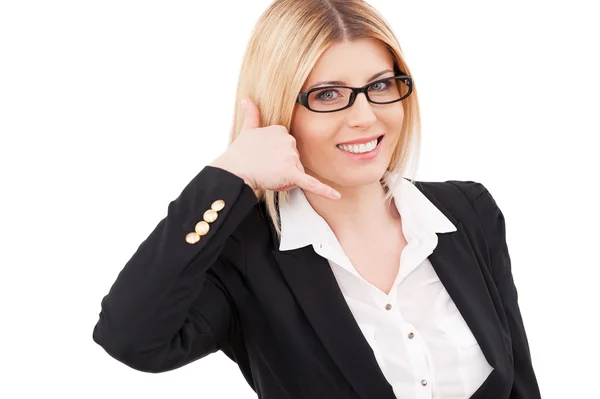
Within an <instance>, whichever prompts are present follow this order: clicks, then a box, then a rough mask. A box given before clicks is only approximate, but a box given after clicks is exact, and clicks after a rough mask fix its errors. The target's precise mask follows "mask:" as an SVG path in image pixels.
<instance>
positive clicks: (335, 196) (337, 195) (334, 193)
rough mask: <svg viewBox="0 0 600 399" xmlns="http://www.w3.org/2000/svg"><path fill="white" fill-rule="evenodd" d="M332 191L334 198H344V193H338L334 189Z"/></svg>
mask: <svg viewBox="0 0 600 399" xmlns="http://www.w3.org/2000/svg"><path fill="white" fill-rule="evenodd" d="M331 193H332V195H333V198H334V199H340V198H342V194H340V193H338V192H337V191H335V190H333V191H332V192H331Z"/></svg>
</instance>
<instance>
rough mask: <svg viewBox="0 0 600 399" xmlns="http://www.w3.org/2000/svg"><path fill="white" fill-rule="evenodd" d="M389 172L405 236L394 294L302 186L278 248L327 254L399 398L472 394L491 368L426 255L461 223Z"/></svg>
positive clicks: (453, 398)
mask: <svg viewBox="0 0 600 399" xmlns="http://www.w3.org/2000/svg"><path fill="white" fill-rule="evenodd" d="M384 178H385V179H386V181H387V182H388V183H389V184H391V185H392V191H393V194H394V202H395V204H396V207H397V209H398V212H399V213H400V216H401V218H402V231H403V233H404V236H405V238H406V241H407V246H406V247H405V248H404V250H403V252H402V255H401V257H400V268H399V272H398V275H397V277H396V280H395V282H394V285H393V288H392V289H391V291H390V293H389V294H387V295H386V294H385V293H384V292H383V291H381V290H380V289H378V288H376V287H375V286H374V285H372V284H371V283H369V282H368V281H366V280H365V279H364V278H362V277H361V276H360V274H359V273H358V272H357V271H356V269H355V268H354V267H353V265H352V263H351V262H350V260H349V259H348V257H347V256H346V255H345V254H344V251H343V249H342V247H341V245H340V243H339V242H338V240H337V238H336V237H335V235H334V233H333V231H332V230H331V228H330V227H329V225H328V224H327V222H325V220H324V219H323V218H322V217H321V216H319V214H317V213H316V212H315V210H314V209H313V208H312V206H311V205H310V203H309V202H308V201H307V199H306V197H305V195H304V193H303V191H302V190H301V189H299V188H295V189H293V190H291V191H290V192H289V201H287V202H283V201H282V203H281V204H280V217H281V230H282V231H281V233H282V234H281V243H280V248H279V249H280V250H282V251H283V250H290V249H296V248H300V247H304V246H306V245H310V244H312V246H313V248H314V250H315V251H316V252H317V253H318V254H319V255H321V256H322V257H324V258H325V259H327V260H328V261H329V265H330V267H331V269H332V271H333V274H334V275H335V278H336V280H337V282H338V284H339V286H340V289H341V291H342V293H343V295H344V298H345V299H346V302H347V303H348V306H349V308H350V310H351V312H352V314H353V315H354V318H355V319H356V321H357V323H358V326H359V327H360V329H361V331H362V332H363V334H364V336H365V338H366V340H367V342H368V343H369V345H370V346H371V348H372V349H373V352H374V354H375V358H376V359H377V362H378V364H379V367H380V368H381V370H382V372H383V374H384V376H385V377H386V379H387V380H388V382H389V383H390V384H391V386H392V387H393V389H394V393H395V395H396V397H397V398H398V399H425V398H427V399H432V398H433V399H458V398H460V399H463V398H469V397H470V396H471V395H472V394H473V393H474V392H475V391H476V390H477V389H478V388H479V386H480V385H481V384H482V383H483V381H485V379H486V378H487V376H488V375H489V373H490V372H491V371H492V368H491V367H490V365H489V364H488V362H487V361H486V359H485V357H484V356H483V353H482V352H481V348H480V347H479V345H478V343H477V341H476V340H475V338H474V337H473V334H472V333H471V330H470V329H469V327H468V325H467V324H466V322H465V321H464V319H463V318H462V316H461V314H460V312H459V311H458V309H457V307H456V305H455V304H454V302H453V301H452V298H450V296H449V294H448V292H447V291H446V289H445V287H444V286H443V285H442V283H441V281H440V280H439V278H438V276H437V274H436V273H435V270H434V269H433V266H432V265H431V262H430V261H429V259H428V256H429V255H430V254H431V253H432V252H433V250H434V249H435V247H436V246H437V242H438V237H437V235H436V232H437V233H447V232H452V231H456V227H455V226H454V225H453V224H452V222H450V220H449V219H448V218H447V217H446V216H445V215H444V214H443V213H442V212H441V211H440V210H439V209H437V207H435V205H433V203H432V202H431V201H429V199H427V197H425V195H424V194H423V193H421V192H420V191H419V189H418V188H417V187H415V186H414V184H413V183H411V182H410V181H408V180H406V179H404V178H399V177H398V176H395V175H392V174H390V173H386V175H385V176H384ZM398 240H399V241H400V238H398ZM388 304H390V305H391V309H390V310H386V305H388ZM343 333H344V332H343V331H340V334H343ZM410 333H413V334H414V335H413V338H412V339H411V338H409V334H410Z"/></svg>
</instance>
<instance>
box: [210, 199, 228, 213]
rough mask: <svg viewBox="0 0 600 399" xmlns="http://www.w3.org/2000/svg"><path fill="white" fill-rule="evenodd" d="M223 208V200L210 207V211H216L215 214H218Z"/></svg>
mask: <svg viewBox="0 0 600 399" xmlns="http://www.w3.org/2000/svg"><path fill="white" fill-rule="evenodd" d="M223 208H225V201H223V200H218V201H215V202H213V203H212V205H211V206H210V209H212V210H213V211H217V212H219V211H220V210H222V209H223Z"/></svg>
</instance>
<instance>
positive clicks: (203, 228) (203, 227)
mask: <svg viewBox="0 0 600 399" xmlns="http://www.w3.org/2000/svg"><path fill="white" fill-rule="evenodd" d="M195 230H196V233H198V235H201V236H205V235H206V233H208V230H210V226H209V224H208V223H206V222H205V221H204V220H203V221H201V222H198V223H197V224H196V229H195Z"/></svg>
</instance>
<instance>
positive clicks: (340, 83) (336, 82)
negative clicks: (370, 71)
mask: <svg viewBox="0 0 600 399" xmlns="http://www.w3.org/2000/svg"><path fill="white" fill-rule="evenodd" d="M388 72H392V73H393V72H394V71H392V70H391V69H386V70H385V71H381V72H378V73H376V74H375V75H373V76H371V77H370V78H369V79H367V81H368V82H370V81H372V80H374V79H377V78H378V77H380V76H381V75H383V74H385V73H388ZM321 85H340V86H344V85H346V82H344V81H341V80H324V81H321V82H317V83H315V84H314V85H312V86H310V87H309V88H308V89H306V91H309V90H310V89H314V88H315V87H317V86H321Z"/></svg>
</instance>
